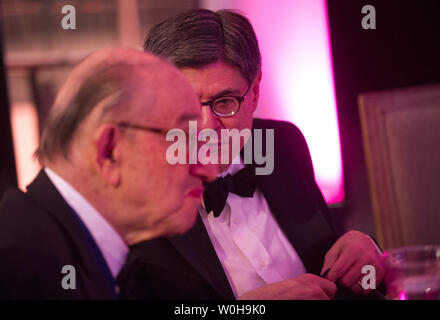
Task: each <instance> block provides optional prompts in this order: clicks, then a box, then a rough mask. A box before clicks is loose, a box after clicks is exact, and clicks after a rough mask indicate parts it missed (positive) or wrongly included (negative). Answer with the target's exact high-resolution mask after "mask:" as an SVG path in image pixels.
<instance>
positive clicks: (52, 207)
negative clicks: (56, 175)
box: [26, 170, 116, 299]
mask: <svg viewBox="0 0 440 320" xmlns="http://www.w3.org/2000/svg"><path fill="white" fill-rule="evenodd" d="M27 189H28V192H27V193H26V196H27V197H28V198H29V200H31V201H33V202H34V203H35V204H36V205H38V206H39V207H40V208H43V209H44V211H46V212H48V213H49V214H50V215H51V216H52V217H53V218H54V219H55V220H56V221H58V223H59V225H60V227H61V228H63V229H64V233H65V234H66V237H68V239H69V242H72V247H71V249H72V250H74V251H75V255H74V256H76V257H78V260H79V261H80V262H81V266H83V267H84V269H83V270H80V271H79V270H78V271H77V273H79V272H81V274H79V277H80V278H82V279H84V283H83V285H84V288H85V289H86V290H87V292H88V294H89V297H88V299H114V298H115V297H116V296H115V295H114V283H113V282H114V280H113V277H112V275H111V273H110V270H109V268H108V266H107V264H106V263H105V260H104V257H103V256H102V254H101V252H100V250H99V249H98V247H97V245H96V243H95V242H94V240H93V238H92V236H91V235H90V233H89V232H88V230H87V229H86V227H85V226H84V225H83V224H82V222H81V220H80V219H79V217H77V216H76V214H75V213H74V211H73V210H72V208H70V206H69V205H68V204H67V203H66V202H65V201H64V199H63V198H62V196H61V195H60V194H59V192H58V190H57V189H56V188H55V186H54V185H53V184H52V182H51V181H50V179H49V178H48V176H47V175H46V173H45V172H44V170H41V171H40V173H39V174H38V176H37V178H36V179H35V180H34V181H33V182H32V183H31V184H30V185H29V186H28V187H27Z"/></svg>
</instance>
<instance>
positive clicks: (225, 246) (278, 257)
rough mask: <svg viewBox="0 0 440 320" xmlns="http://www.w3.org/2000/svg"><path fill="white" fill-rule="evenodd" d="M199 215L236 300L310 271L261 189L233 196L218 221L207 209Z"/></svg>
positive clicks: (232, 167)
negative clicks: (246, 194)
mask: <svg viewBox="0 0 440 320" xmlns="http://www.w3.org/2000/svg"><path fill="white" fill-rule="evenodd" d="M237 162H238V161H237ZM243 167H244V165H243V164H242V163H239V164H234V163H233V164H231V165H230V166H229V168H228V170H227V171H225V172H223V173H222V174H221V175H219V176H222V177H223V176H225V175H227V174H228V173H229V174H231V175H233V174H234V173H236V172H237V171H238V170H240V169H241V168H243ZM199 214H200V216H201V218H202V221H203V223H204V225H205V227H206V230H207V232H208V235H209V237H210V239H211V242H212V244H213V246H214V249H215V251H216V253H217V256H218V258H219V260H220V262H221V264H222V266H223V269H224V271H225V273H226V276H227V278H228V281H229V284H230V286H231V288H232V290H233V292H234V295H235V297H236V298H237V297H239V296H240V295H242V294H243V293H245V292H247V291H249V290H252V289H256V288H259V287H261V286H263V285H266V284H269V283H274V282H278V281H283V280H287V279H290V278H294V277H297V276H299V275H301V274H304V273H305V272H306V270H305V267H304V265H303V263H302V261H301V259H300V258H299V256H298V254H297V253H296V251H295V249H294V248H293V247H292V245H291V244H290V242H289V241H288V240H287V238H286V236H285V235H284V233H283V231H282V230H281V229H280V227H279V226H278V223H277V221H276V220H275V218H274V217H273V215H272V212H271V211H270V209H269V206H268V204H267V202H266V199H265V198H264V196H263V194H262V193H261V191H260V190H259V189H258V188H257V190H256V191H255V193H254V196H253V197H252V198H244V197H240V196H238V195H236V194H233V193H229V195H228V198H227V201H226V205H225V208H224V209H223V211H222V213H221V214H220V216H219V217H217V218H215V217H214V214H213V212H210V213H209V214H208V213H207V212H206V210H205V208H204V206H201V207H200V209H199Z"/></svg>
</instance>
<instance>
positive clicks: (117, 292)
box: [115, 286, 121, 295]
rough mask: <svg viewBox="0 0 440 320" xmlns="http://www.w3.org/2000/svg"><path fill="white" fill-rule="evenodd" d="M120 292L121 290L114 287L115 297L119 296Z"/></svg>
mask: <svg viewBox="0 0 440 320" xmlns="http://www.w3.org/2000/svg"><path fill="white" fill-rule="evenodd" d="M120 292H121V289H120V288H119V286H115V293H116V294H117V295H119V293H120Z"/></svg>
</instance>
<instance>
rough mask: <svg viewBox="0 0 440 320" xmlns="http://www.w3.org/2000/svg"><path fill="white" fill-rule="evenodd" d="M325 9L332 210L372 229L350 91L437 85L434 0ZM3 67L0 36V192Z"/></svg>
mask: <svg viewBox="0 0 440 320" xmlns="http://www.w3.org/2000/svg"><path fill="white" fill-rule="evenodd" d="M274 5H276V2H274ZM364 5H373V6H374V7H375V9H376V30H364V29H363V28H362V27H361V21H362V18H363V16H364V14H362V13H361V10H362V7H363V6H364ZM0 9H1V6H0ZM328 13H329V24H330V31H331V32H330V33H331V41H332V54H333V64H334V75H335V85H336V96H337V104H338V116H339V126H340V133H341V134H340V136H341V147H342V156H343V166H344V176H345V181H344V183H345V188H346V202H345V203H344V205H343V206H342V207H340V208H334V209H332V210H333V211H334V214H336V215H339V216H340V217H341V221H342V223H341V228H342V229H344V230H348V229H359V230H362V231H364V232H367V233H370V234H373V235H374V221H373V216H372V208H371V203H370V195H369V189H368V180H367V173H366V166H365V158H364V153H363V147H362V137H361V129H360V121H359V114H358V106H357V96H358V94H359V93H363V92H369V91H377V90H385V89H392V88H399V87H406V86H414V85H424V84H431V83H440V50H439V48H440V0H421V1H416V0H413V1H408V0H407V1H405V0H399V1H397V0H377V1H373V0H368V1H366V0H365V1H363V0H362V1H361V0H328ZM0 19H1V14H0ZM0 27H1V21H0ZM0 38H1V32H0ZM0 40H1V39H0ZM4 72H5V70H4V65H3V50H2V42H1V41H0V94H1V96H0V150H1V151H0V196H1V194H2V193H3V191H4V189H5V187H6V186H13V185H16V174H15V165H14V153H13V149H12V140H11V130H10V123H9V108H8V99H7V86H6V83H5V76H4Z"/></svg>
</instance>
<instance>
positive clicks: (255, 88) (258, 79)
mask: <svg viewBox="0 0 440 320" xmlns="http://www.w3.org/2000/svg"><path fill="white" fill-rule="evenodd" d="M261 76H262V72H261V71H260V73H259V74H258V75H257V76H256V78H255V80H254V83H253V85H252V93H253V94H254V95H253V100H252V103H253V106H254V109H253V110H252V112H255V110H257V106H258V99H259V98H260V82H261Z"/></svg>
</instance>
